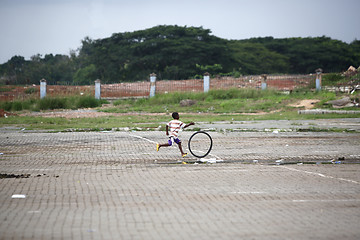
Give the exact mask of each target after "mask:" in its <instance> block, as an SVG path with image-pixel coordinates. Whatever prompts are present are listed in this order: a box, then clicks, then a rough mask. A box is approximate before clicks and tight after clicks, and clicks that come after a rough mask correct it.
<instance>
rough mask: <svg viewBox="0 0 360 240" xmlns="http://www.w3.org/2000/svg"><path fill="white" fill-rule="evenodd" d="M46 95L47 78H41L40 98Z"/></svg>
mask: <svg viewBox="0 0 360 240" xmlns="http://www.w3.org/2000/svg"><path fill="white" fill-rule="evenodd" d="M44 97H46V80H45V79H41V80H40V99H43V98H44Z"/></svg>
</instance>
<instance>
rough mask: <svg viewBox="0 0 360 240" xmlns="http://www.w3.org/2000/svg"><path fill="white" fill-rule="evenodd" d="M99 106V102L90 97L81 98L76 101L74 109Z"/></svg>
mask: <svg viewBox="0 0 360 240" xmlns="http://www.w3.org/2000/svg"><path fill="white" fill-rule="evenodd" d="M100 105H101V103H100V101H99V100H97V99H95V98H94V97H91V96H82V97H80V98H79V99H78V100H77V103H76V108H94V107H99V106H100Z"/></svg>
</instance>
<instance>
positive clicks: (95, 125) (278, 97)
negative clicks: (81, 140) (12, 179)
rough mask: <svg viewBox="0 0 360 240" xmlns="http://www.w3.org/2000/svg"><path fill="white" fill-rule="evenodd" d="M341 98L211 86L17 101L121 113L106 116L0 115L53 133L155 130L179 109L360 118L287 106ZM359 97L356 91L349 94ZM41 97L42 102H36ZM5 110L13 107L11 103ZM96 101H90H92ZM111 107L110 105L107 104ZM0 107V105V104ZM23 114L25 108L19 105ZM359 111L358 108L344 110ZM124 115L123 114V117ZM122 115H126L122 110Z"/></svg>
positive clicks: (215, 114)
mask: <svg viewBox="0 0 360 240" xmlns="http://www.w3.org/2000/svg"><path fill="white" fill-rule="evenodd" d="M341 97H343V95H336V94H335V93H332V92H326V91H321V92H312V91H302V90H298V91H294V92H292V93H291V94H284V93H281V92H276V91H271V90H267V91H260V90H256V89H231V90H213V91H210V92H209V93H171V94H161V95H160V94H159V95H156V96H155V97H153V98H144V99H123V100H117V101H115V102H113V104H111V106H110V107H109V106H107V107H106V108H105V107H96V106H99V105H101V102H99V101H94V99H92V98H89V97H87V98H83V99H84V100H82V99H78V98H70V99H60V100H59V99H58V100H54V99H46V100H31V101H32V102H31V104H29V103H24V102H15V103H16V104H18V105H19V104H21V106H26V105H30V106H45V107H43V108H44V109H53V108H58V106H59V102H60V103H63V106H64V108H70V109H75V108H77V105H76V104H79V103H81V104H80V107H83V106H86V107H95V108H96V109H97V110H98V111H103V112H107V113H120V115H119V116H106V117H97V118H61V117H56V118H49V117H41V116H39V117H33V116H10V117H8V118H0V127H10V126H11V127H17V128H26V129H29V130H31V129H45V130H54V131H97V130H110V129H116V130H122V129H135V130H139V129H142V130H154V129H159V126H162V127H163V126H164V123H165V122H167V121H169V120H170V119H171V113H172V112H174V111H177V112H179V113H181V120H183V121H184V122H188V121H195V122H206V123H212V122H218V121H228V122H231V121H256V120H299V119H319V118H321V119H324V118H360V114H325V115H299V114H298V112H297V111H298V110H299V109H302V107H291V106H290V105H291V104H294V103H297V102H299V101H301V100H304V99H312V100H317V103H316V104H315V106H314V107H315V108H322V109H324V108H327V109H331V106H329V105H326V104H325V103H326V102H327V101H329V100H334V99H338V98H341ZM351 97H352V98H359V94H357V95H352V96H351ZM182 100H192V101H193V102H192V103H193V105H191V106H181V105H180V102H181V101H182ZM40 101H43V102H42V103H39V102H40ZM1 104H2V105H3V106H4V105H6V104H7V106H8V108H9V109H14V107H13V106H12V105H11V104H14V102H13V103H1ZM91 104H94V105H91ZM107 105H109V104H107ZM0 108H1V106H0ZM19 109H21V110H22V111H13V112H16V113H22V112H23V111H24V109H26V107H21V108H20V107H19ZM29 110H30V111H34V110H37V111H39V109H38V108H31V107H29V108H28V111H29ZM347 110H358V108H347ZM121 113H123V115H121ZM125 113H126V114H125Z"/></svg>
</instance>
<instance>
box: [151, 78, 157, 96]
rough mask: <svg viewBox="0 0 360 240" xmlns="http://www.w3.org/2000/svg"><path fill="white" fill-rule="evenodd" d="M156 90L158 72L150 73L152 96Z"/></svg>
mask: <svg viewBox="0 0 360 240" xmlns="http://www.w3.org/2000/svg"><path fill="white" fill-rule="evenodd" d="M155 92H156V74H155V73H152V74H150V97H155Z"/></svg>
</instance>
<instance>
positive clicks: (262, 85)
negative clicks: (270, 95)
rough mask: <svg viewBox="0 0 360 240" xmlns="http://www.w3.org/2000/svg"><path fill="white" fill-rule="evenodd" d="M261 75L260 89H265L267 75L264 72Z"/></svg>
mask: <svg viewBox="0 0 360 240" xmlns="http://www.w3.org/2000/svg"><path fill="white" fill-rule="evenodd" d="M261 77H262V80H261V90H266V88H267V83H266V80H267V75H266V74H264V75H261Z"/></svg>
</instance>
